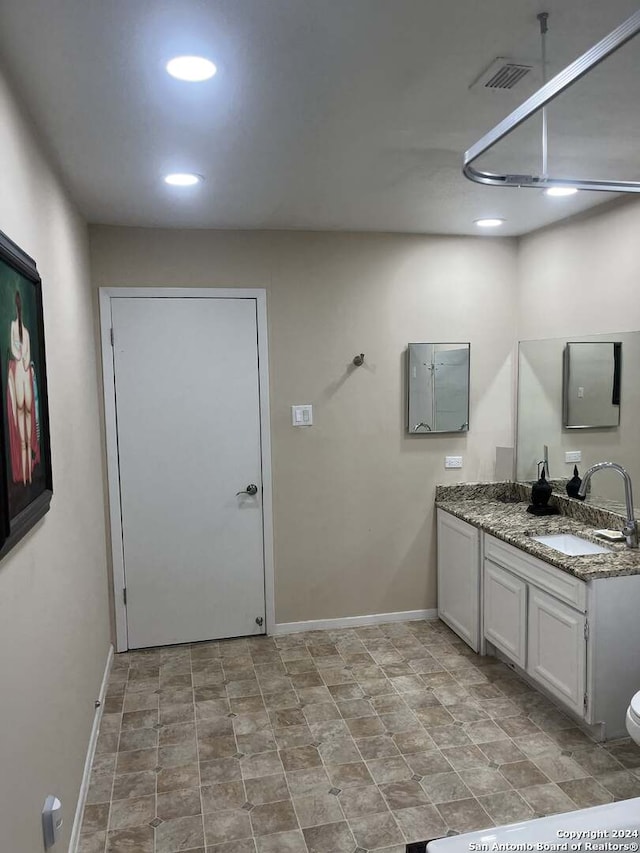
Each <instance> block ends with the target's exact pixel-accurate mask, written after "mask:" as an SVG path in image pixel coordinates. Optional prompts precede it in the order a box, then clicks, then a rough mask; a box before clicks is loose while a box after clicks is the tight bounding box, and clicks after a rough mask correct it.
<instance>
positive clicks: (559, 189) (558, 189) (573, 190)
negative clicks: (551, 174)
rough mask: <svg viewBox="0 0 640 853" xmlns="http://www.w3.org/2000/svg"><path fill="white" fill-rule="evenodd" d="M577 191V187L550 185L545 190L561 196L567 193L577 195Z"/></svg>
mask: <svg viewBox="0 0 640 853" xmlns="http://www.w3.org/2000/svg"><path fill="white" fill-rule="evenodd" d="M577 192H578V190H577V189H576V188H575V187H549V188H548V189H546V190H545V191H544V194H545V195H552V196H555V197H556V198H559V197H561V196H565V195H575V194H576V193H577Z"/></svg>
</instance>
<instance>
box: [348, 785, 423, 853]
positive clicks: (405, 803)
mask: <svg viewBox="0 0 640 853" xmlns="http://www.w3.org/2000/svg"><path fill="white" fill-rule="evenodd" d="M433 778H435V777H433V776H432V777H431V779H433ZM380 791H381V792H382V795H383V797H384V798H385V800H386V801H387V804H388V806H389V808H390V809H393V810H395V809H406V808H409V807H411V806H422V805H426V804H427V803H428V802H429V797H427V795H426V794H425V792H424V790H423V788H422V787H420V783H419V782H417V781H415V780H413V779H409V780H405V781H403V782H385V783H384V784H382V785H380ZM361 846H363V847H364V846H366V845H363V844H361ZM369 846H370V845H369Z"/></svg>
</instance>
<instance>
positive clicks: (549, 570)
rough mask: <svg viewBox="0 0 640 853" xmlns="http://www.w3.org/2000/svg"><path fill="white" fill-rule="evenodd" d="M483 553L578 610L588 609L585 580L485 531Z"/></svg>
mask: <svg viewBox="0 0 640 853" xmlns="http://www.w3.org/2000/svg"><path fill="white" fill-rule="evenodd" d="M484 553H485V557H487V558H489V559H490V560H491V562H492V563H495V564H496V565H498V566H502V567H503V568H505V569H508V570H509V571H510V572H513V573H514V574H516V575H518V577H521V578H522V579H523V580H526V581H528V582H529V583H532V584H534V585H535V586H537V587H538V588H539V589H542V590H544V591H545V592H548V593H550V594H551V595H553V596H554V597H555V598H559V599H560V600H561V601H564V602H565V603H566V604H570V605H571V607H575V608H576V610H582V611H584V610H586V606H587V585H586V583H585V582H584V581H581V580H578V578H574V576H573V575H570V574H568V573H567V572H563V571H562V569H558V568H556V567H555V566H551V565H549V564H548V563H544V562H543V561H542V560H538V559H537V558H536V557H532V556H531V555H530V554H526V553H525V552H524V551H520V549H519V548H514V547H513V546H512V545H507V543H506V542H502V541H501V540H500V539H496V538H495V537H494V536H489V535H486V534H485V539H484Z"/></svg>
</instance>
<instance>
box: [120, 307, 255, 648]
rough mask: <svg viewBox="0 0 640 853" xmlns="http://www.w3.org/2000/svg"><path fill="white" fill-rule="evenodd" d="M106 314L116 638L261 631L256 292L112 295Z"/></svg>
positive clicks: (137, 642) (159, 639)
mask: <svg viewBox="0 0 640 853" xmlns="http://www.w3.org/2000/svg"><path fill="white" fill-rule="evenodd" d="M111 320H112V326H113V351H114V382H115V396H116V417H117V440H118V464H119V478H120V503H121V513H122V540H123V552H124V573H125V583H126V600H127V611H126V612H127V633H128V646H129V648H141V647H145V646H155V645H165V644H171V643H184V642H194V641H199V640H208V639H216V638H221V637H235V636H242V635H247V634H256V633H263V632H264V630H265V628H264V618H265V587H264V549H263V541H264V531H263V514H262V482H261V442H260V394H259V379H258V348H257V319H256V301H255V299H245V298H148V297H147V298H132V297H126V298H112V300H111ZM250 484H251V485H255V486H256V487H257V492H256V493H255V494H254V495H251V494H240V495H236V493H237V492H239V491H242V490H244V489H246V488H247V486H249V485H250ZM249 491H253V489H250V490H249ZM256 620H258V622H257V621H256ZM258 623H259V624H258Z"/></svg>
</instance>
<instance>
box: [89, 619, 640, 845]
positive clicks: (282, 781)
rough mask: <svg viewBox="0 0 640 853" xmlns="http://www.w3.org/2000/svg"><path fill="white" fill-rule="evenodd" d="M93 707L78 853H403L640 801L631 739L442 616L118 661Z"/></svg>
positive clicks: (637, 754) (638, 754)
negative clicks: (573, 713) (588, 716)
mask: <svg viewBox="0 0 640 853" xmlns="http://www.w3.org/2000/svg"><path fill="white" fill-rule="evenodd" d="M104 710H105V714H104V716H103V721H102V726H101V730H100V737H99V744H98V750H97V753H96V756H95V758H94V763H93V768H92V776H91V783H90V788H89V794H88V798H87V805H86V809H85V819H84V822H83V826H82V836H81V837H82V846H81V848H80V851H79V853H178V852H179V851H180V853H182V851H184V853H187V851H189V853H205V841H206V853H342V852H343V851H344V853H354V851H355V850H356V849H357V850H358V851H369V850H375V851H376V853H378V851H379V853H404V842H405V841H409V842H410V841H421V840H425V839H427V838H435V837H439V836H442V835H443V834H445V833H446V832H447V831H448V830H450V831H457V832H464V831H467V830H471V829H478V828H481V827H482V826H485V827H486V826H490V825H492V824H502V823H507V822H512V821H519V820H526V819H529V818H531V817H532V816H533V815H534V814H552V813H557V812H561V811H570V810H573V809H575V808H578V807H588V806H590V805H593V804H596V803H600V802H607V801H611V800H613V799H614V798H615V799H620V798H627V797H632V796H640V750H639V749H637V747H636V746H635V744H633V743H632V742H631V741H630V740H629V739H622V740H619V741H616V742H612V743H607V744H604V745H599V744H596V743H594V742H593V741H592V740H591V739H590V738H589V737H588V736H587V735H585V733H584V732H582V731H581V730H580V729H579V728H577V727H576V726H575V725H574V724H573V722H572V721H571V720H570V719H569V718H568V717H567V716H566V715H565V714H564V713H562V711H561V710H559V709H558V708H556V706H555V705H554V704H553V703H552V702H551V701H549V700H548V699H547V698H546V697H544V696H542V695H541V694H540V693H538V692H537V691H535V690H533V689H532V688H531V687H530V686H529V685H527V684H526V683H525V682H524V681H523V680H522V679H520V678H518V677H517V676H516V675H515V674H514V672H513V671H512V670H511V669H510V668H509V667H507V666H505V665H504V664H502V663H500V662H497V661H495V659H491V658H480V657H478V656H477V655H475V654H474V653H473V652H472V651H471V650H470V649H468V648H467V647H466V645H465V644H464V643H463V642H462V641H461V640H460V639H459V638H458V637H456V635H455V634H454V633H453V632H452V631H450V630H449V629H448V628H447V627H446V626H445V625H444V624H443V623H440V622H411V623H392V624H388V625H380V626H365V627H363V628H357V629H340V630H329V631H310V632H303V633H300V634H296V635H286V636H282V637H274V638H267V637H251V638H246V639H243V638H240V639H238V640H231V641H220V642H218V641H214V642H210V643H197V644H192V645H185V646H178V647H169V648H164V649H151V650H145V651H140V652H132V653H127V654H122V655H118V656H117V657H116V660H115V661H114V667H113V671H112V678H111V680H110V683H109V685H108V687H107V699H106V701H105V709H104ZM201 809H203V811H204V817H203V816H202V815H201V814H200V811H201ZM143 821H146V823H144V822H143ZM203 822H204V824H205V825H206V838H205V836H204V834H203V831H202V826H203ZM299 825H300V826H301V827H303V829H301V828H300V826H299ZM154 827H157V828H156V829H155V831H154ZM352 830H353V831H352ZM354 833H355V837H354ZM154 835H155V837H156V839H157V843H156V844H155V845H154ZM252 835H255V836H256V837H252ZM305 838H306V841H305ZM155 848H157V849H155Z"/></svg>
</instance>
